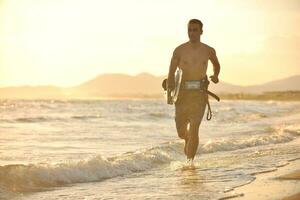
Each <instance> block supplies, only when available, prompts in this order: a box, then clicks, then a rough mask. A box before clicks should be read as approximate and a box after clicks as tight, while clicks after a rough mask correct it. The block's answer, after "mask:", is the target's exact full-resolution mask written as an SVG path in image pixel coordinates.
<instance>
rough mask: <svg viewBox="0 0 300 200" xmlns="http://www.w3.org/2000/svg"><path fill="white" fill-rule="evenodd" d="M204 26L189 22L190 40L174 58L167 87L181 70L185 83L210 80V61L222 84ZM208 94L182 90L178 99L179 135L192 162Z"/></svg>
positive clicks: (214, 54)
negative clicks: (207, 43) (204, 36)
mask: <svg viewBox="0 0 300 200" xmlns="http://www.w3.org/2000/svg"><path fill="white" fill-rule="evenodd" d="M202 27H203V24H202V22H201V21H200V20H198V19H191V20H190V21H189V23H188V36H189V39H190V40H189V41H188V42H186V43H183V44H181V45H180V46H178V47H177V48H176V49H175V50H174V52H173V56H172V59H171V64H170V68H169V74H168V80H167V87H168V89H171V90H172V89H174V87H175V80H174V79H175V76H174V74H175V71H176V68H177V67H179V68H181V69H182V71H183V75H182V84H181V85H184V84H185V83H186V82H188V81H191V80H193V81H194V80H197V81H200V80H203V79H207V76H206V71H207V64H208V60H210V61H211V63H212V64H213V71H214V74H213V75H212V76H210V79H211V81H212V82H214V83H218V82H219V79H218V75H219V72H220V64H219V61H218V58H217V56H216V51H215V50H214V49H213V48H212V47H210V46H208V45H206V44H204V43H202V42H201V41H200V36H201V35H202V32H203V30H202ZM207 98H208V95H207V93H206V92H203V91H200V90H186V89H183V88H182V87H180V91H179V96H178V100H177V101H176V103H175V122H176V129H177V133H178V136H179V137H180V138H181V139H184V140H185V146H184V153H185V155H186V156H187V159H188V161H193V159H194V157H195V155H196V152H197V148H198V144H199V137H198V131H199V126H200V123H201V121H202V118H203V115H204V111H205V107H206V104H207Z"/></svg>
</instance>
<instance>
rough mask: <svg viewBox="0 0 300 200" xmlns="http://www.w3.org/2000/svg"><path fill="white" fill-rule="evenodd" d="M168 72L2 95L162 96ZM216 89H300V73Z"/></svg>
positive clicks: (103, 78) (14, 89)
mask: <svg viewBox="0 0 300 200" xmlns="http://www.w3.org/2000/svg"><path fill="white" fill-rule="evenodd" d="M164 78H166V76H154V75H152V74H149V73H141V74H138V75H136V76H130V75H126V74H102V75H99V76H97V77H95V78H94V79H92V80H89V81H86V82H84V83H82V84H80V85H78V86H75V87H69V88H61V87H55V86H36V87H32V86H23V87H6V88H0V98H99V97H104V98H105V97H115V98H122V97H138V98H147V97H162V96H163V95H162V94H163V90H162V87H161V83H162V81H163V79H164ZM210 90H211V91H213V92H215V93H217V94H221V93H263V92H267V91H287V90H289V91H290V90H293V91H300V75H297V76H292V77H288V78H284V79H280V80H276V81H272V82H268V83H265V84H260V85H252V86H238V85H233V84H229V83H226V82H222V81H221V82H220V83H219V84H213V83H211V84H210Z"/></svg>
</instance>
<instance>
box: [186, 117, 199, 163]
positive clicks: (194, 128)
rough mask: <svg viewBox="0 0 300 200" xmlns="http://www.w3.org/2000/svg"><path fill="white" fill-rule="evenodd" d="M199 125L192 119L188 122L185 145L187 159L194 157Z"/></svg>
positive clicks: (197, 142)
mask: <svg viewBox="0 0 300 200" xmlns="http://www.w3.org/2000/svg"><path fill="white" fill-rule="evenodd" d="M199 126H200V123H199V122H198V123H196V122H195V121H194V120H193V121H192V122H191V123H190V131H189V138H188V142H187V147H186V156H187V158H188V159H192V160H193V159H194V157H195V155H196V153H197V149H198V145H199V136H198V133H199Z"/></svg>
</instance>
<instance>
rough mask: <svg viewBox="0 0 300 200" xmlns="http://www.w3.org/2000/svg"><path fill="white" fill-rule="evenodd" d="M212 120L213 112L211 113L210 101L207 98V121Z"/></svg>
mask: <svg viewBox="0 0 300 200" xmlns="http://www.w3.org/2000/svg"><path fill="white" fill-rule="evenodd" d="M211 118H212V112H211V108H210V104H209V100H208V97H207V114H206V119H207V121H209V120H211Z"/></svg>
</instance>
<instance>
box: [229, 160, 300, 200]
mask: <svg viewBox="0 0 300 200" xmlns="http://www.w3.org/2000/svg"><path fill="white" fill-rule="evenodd" d="M230 196H231V197H234V196H235V197H236V198H234V199H241V200H252V199H260V200H276V199H284V200H296V199H297V200H298V199H300V160H295V161H291V162H290V163H289V164H287V165H285V166H283V167H280V168H279V169H278V170H276V171H273V172H268V173H263V174H257V175H256V179H255V180H254V181H253V182H252V183H250V184H247V185H244V186H241V187H238V188H236V189H234V190H233V191H230V192H228V197H230ZM224 199H225V198H224Z"/></svg>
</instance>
